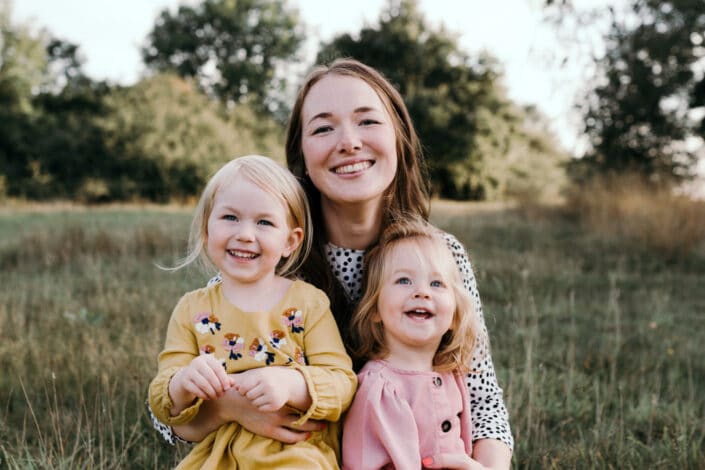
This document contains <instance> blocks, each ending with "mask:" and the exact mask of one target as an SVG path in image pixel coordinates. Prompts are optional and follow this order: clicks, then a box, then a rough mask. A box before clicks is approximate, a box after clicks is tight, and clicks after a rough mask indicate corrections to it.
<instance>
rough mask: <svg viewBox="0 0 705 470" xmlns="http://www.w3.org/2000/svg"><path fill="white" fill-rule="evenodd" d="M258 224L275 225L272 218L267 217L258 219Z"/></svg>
mask: <svg viewBox="0 0 705 470" xmlns="http://www.w3.org/2000/svg"><path fill="white" fill-rule="evenodd" d="M257 224H258V225H266V226H273V225H274V224H273V223H272V222H271V221H270V220H267V219H260V220H258V221H257Z"/></svg>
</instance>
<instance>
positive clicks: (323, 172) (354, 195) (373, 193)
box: [301, 75, 397, 204]
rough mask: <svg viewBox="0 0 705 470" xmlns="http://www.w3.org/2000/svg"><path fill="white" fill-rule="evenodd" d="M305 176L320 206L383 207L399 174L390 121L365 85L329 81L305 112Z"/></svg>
mask: <svg viewBox="0 0 705 470" xmlns="http://www.w3.org/2000/svg"><path fill="white" fill-rule="evenodd" d="M301 120H302V123H301V124H302V136H301V147H302V151H303V154H304V162H305V163H306V170H307V171H308V175H309V177H310V178H311V181H312V182H313V184H314V185H315V186H316V188H318V190H319V191H320V192H321V197H322V202H324V203H325V202H326V200H327V201H329V202H333V203H338V204H357V203H365V202H381V199H382V195H383V194H384V192H385V190H386V189H387V188H388V187H389V185H390V184H391V183H392V181H393V180H394V175H395V174H396V171H397V152H396V137H395V132H394V125H393V123H392V118H391V117H390V115H389V113H388V112H387V109H386V107H385V106H384V103H382V100H381V99H380V97H379V96H378V95H377V93H376V92H375V90H374V89H373V88H372V87H371V86H370V85H368V84H367V83H366V82H365V81H363V80H361V79H359V78H355V77H349V76H343V75H328V76H326V77H324V78H322V79H321V80H320V81H319V82H317V83H316V84H315V85H313V87H311V89H310V90H309V93H308V95H307V96H306V99H305V100H304V103H303V107H302V110H301Z"/></svg>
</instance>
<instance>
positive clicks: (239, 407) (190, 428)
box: [173, 372, 326, 444]
mask: <svg viewBox="0 0 705 470" xmlns="http://www.w3.org/2000/svg"><path fill="white" fill-rule="evenodd" d="M297 373H298V372H297ZM231 377H233V379H234V380H237V375H232V376H231ZM297 419H299V414H298V413H296V412H294V411H293V410H290V409H289V408H287V407H283V408H281V409H279V410H277V411H272V412H262V411H260V410H258V409H257V406H255V405H253V404H252V402H251V401H250V400H248V399H247V398H246V397H243V396H241V395H240V393H239V392H238V391H237V390H236V389H235V388H231V389H229V390H228V391H226V392H225V394H224V395H223V396H221V397H220V398H218V399H217V400H211V401H205V402H203V404H202V405H201V409H200V410H199V411H198V415H196V417H195V418H194V419H193V420H192V421H191V422H189V423H188V424H184V425H180V426H174V428H173V429H174V431H175V432H176V433H177V434H178V435H179V436H180V437H181V438H183V439H186V440H188V441H192V442H198V441H201V440H203V438H205V437H206V436H207V435H208V434H210V433H211V432H213V431H215V430H217V429H218V428H219V427H220V426H222V425H223V424H225V423H229V422H233V421H234V422H237V423H239V424H240V426H242V427H243V428H245V429H247V430H248V431H250V432H251V433H253V434H258V435H260V436H264V437H268V438H270V439H274V440H277V441H280V442H283V443H285V444H293V443H295V442H299V441H303V440H305V439H307V438H308V437H309V435H310V433H311V432H312V431H321V430H322V429H324V428H325V426H326V423H325V422H321V421H314V420H309V421H307V422H306V423H304V424H302V425H301V426H296V427H295V428H294V427H293V426H292V423H293V422H294V421H296V420H297Z"/></svg>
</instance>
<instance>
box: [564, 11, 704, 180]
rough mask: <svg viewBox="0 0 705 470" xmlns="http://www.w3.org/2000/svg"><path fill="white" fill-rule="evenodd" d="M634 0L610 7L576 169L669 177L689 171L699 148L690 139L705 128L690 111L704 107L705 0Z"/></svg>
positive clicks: (684, 175) (685, 175)
mask: <svg viewBox="0 0 705 470" xmlns="http://www.w3.org/2000/svg"><path fill="white" fill-rule="evenodd" d="M630 5H631V9H630V11H629V12H628V13H627V14H619V13H618V12H616V11H615V10H611V18H610V20H611V29H610V32H609V34H608V36H607V37H606V53H605V55H604V57H602V58H601V59H600V60H599V62H598V69H599V77H598V78H597V80H596V81H595V85H594V88H593V89H592V90H591V91H590V92H589V93H588V96H587V99H586V102H585V104H584V106H583V109H584V117H585V132H586V134H587V136H588V138H589V140H590V143H591V149H590V151H589V152H588V154H587V155H586V157H585V158H583V159H582V160H580V161H578V162H576V165H574V169H575V170H576V173H575V174H576V175H577V176H585V174H586V173H587V174H591V173H593V172H595V171H596V172H598V173H603V174H604V173H624V172H633V173H638V174H641V175H643V176H644V177H646V178H647V179H648V180H650V181H651V182H654V183H665V184H671V183H674V182H677V181H679V180H682V179H685V178H688V177H689V176H691V175H692V170H693V167H694V164H695V162H696V152H694V151H693V149H692V148H689V146H688V145H687V144H686V141H687V140H688V139H689V138H690V137H693V136H700V137H702V136H703V134H704V133H705V132H704V131H705V122H704V121H703V120H702V115H700V116H699V118H698V116H697V113H695V114H694V113H693V112H692V110H694V109H696V108H700V109H702V107H703V106H705V78H703V73H702V72H703V69H702V63H703V62H702V61H703V57H705V47H703V46H704V44H703V41H704V40H705V4H704V3H703V1H702V0H665V1H664V0H632V1H631V3H630ZM698 64H699V65H698ZM691 142H692V140H691Z"/></svg>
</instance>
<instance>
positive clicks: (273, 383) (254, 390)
mask: <svg viewBox="0 0 705 470" xmlns="http://www.w3.org/2000/svg"><path fill="white" fill-rule="evenodd" d="M235 377H236V381H235V388H236V389H237V391H238V392H240V394H241V395H242V396H244V397H246V398H247V399H248V400H250V401H251V402H252V404H253V405H254V406H256V407H257V409H258V410H259V411H263V412H270V411H277V410H279V409H281V408H282V407H283V406H284V405H287V404H288V405H290V406H292V407H294V408H297V409H306V408H308V407H309V406H310V405H311V397H310V396H309V393H308V388H307V386H306V381H305V380H304V378H303V375H301V373H300V372H298V371H297V370H295V369H293V368H291V367H283V366H273V367H260V368H257V369H250V370H248V371H245V372H242V373H240V374H237V375H236V376H235Z"/></svg>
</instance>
